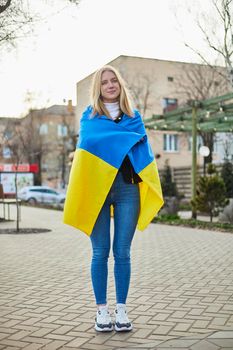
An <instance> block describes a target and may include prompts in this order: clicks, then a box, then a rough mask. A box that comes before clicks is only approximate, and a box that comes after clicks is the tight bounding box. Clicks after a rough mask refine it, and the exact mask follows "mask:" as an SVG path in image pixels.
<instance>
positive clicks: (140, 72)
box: [76, 56, 229, 168]
mask: <svg viewBox="0 0 233 350" xmlns="http://www.w3.org/2000/svg"><path fill="white" fill-rule="evenodd" d="M107 64H110V65H113V66H114V67H116V68H118V69H119V70H120V72H121V74H122V75H123V77H124V79H125V80H126V82H127V83H128V86H129V89H130V90H131V94H132V96H133V97H134V100H135V105H136V108H138V109H139V110H140V112H141V113H142V115H143V117H144V119H146V118H150V117H152V115H153V114H162V113H164V112H166V111H171V110H173V109H175V108H177V107H179V106H181V105H183V104H185V102H187V100H188V99H191V98H196V99H197V98H201V97H202V96H204V97H203V98H208V97H210V96H209V95H211V94H212V96H214V95H222V94H224V93H227V92H229V86H228V85H227V83H226V81H223V78H220V75H218V74H215V75H213V72H212V71H213V70H211V68H210V67H208V66H205V65H200V64H193V63H184V62H175V61H166V60H158V59H151V58H142V57H130V56H119V57H117V58H116V59H114V60H113V61H111V62H109V63H107ZM216 69H218V70H219V71H221V72H222V73H223V72H225V70H224V68H222V67H216ZM92 77H93V74H91V75H89V76H87V77H86V78H84V79H82V80H81V81H78V82H77V110H76V127H77V129H78V125H79V120H80V117H81V114H82V112H83V110H84V108H85V107H86V106H87V105H88V104H89V89H90V84H91V80H92ZM192 85H193V86H192ZM148 135H149V139H150V142H151V145H152V148H153V151H154V154H155V155H156V157H157V163H158V166H159V168H162V167H163V166H164V164H165V161H166V159H168V160H169V164H170V166H172V167H180V166H191V162H192V156H191V145H192V137H191V135H190V134H188V133H181V132H177V131H174V132H173V131H167V132H164V131H151V130H150V131H148ZM198 143H199V146H200V145H201V139H200V138H199V139H198ZM220 143H221V137H220ZM217 151H218V147H217V145H216V146H215V152H214V161H216V162H218V161H220V160H221V159H222V155H221V154H218V153H217ZM197 161H198V163H199V164H200V165H202V163H203V158H202V157H201V156H199V155H198V160H197Z"/></svg>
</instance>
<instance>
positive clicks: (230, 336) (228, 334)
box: [208, 330, 233, 339]
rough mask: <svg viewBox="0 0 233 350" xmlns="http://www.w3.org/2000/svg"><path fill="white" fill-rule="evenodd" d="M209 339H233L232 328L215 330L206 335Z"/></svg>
mask: <svg viewBox="0 0 233 350" xmlns="http://www.w3.org/2000/svg"><path fill="white" fill-rule="evenodd" d="M208 338H210V339H212V338H213V339H221V338H223V339H233V330H232V331H220V332H215V333H213V334H211V335H209V336H208Z"/></svg>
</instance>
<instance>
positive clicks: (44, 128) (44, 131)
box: [39, 124, 48, 135]
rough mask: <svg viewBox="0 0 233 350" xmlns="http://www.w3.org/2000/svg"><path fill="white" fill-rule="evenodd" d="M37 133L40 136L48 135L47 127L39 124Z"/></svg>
mask: <svg viewBox="0 0 233 350" xmlns="http://www.w3.org/2000/svg"><path fill="white" fill-rule="evenodd" d="M39 133H40V135H46V134H48V125H47V124H41V125H40V130H39Z"/></svg>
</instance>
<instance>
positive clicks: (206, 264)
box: [0, 206, 233, 350]
mask: <svg viewBox="0 0 233 350" xmlns="http://www.w3.org/2000/svg"><path fill="white" fill-rule="evenodd" d="M22 220H23V222H22V223H21V225H22V227H44V228H50V229H51V230H52V231H51V232H49V233H40V234H24V235H23V234H20V235H12V234H11V235H6V234H0V264H1V265H0V350H1V349H8V350H17V349H24V350H37V349H44V350H55V349H63V350H72V349H80V350H110V349H114V350H115V349H130V350H133V349H158V350H162V349H163V350H166V349H173V350H178V349H179V350H181V349H182V350H183V349H190V350H218V349H221V350H226V349H228V350H229V349H231V350H232V349H233V234H229V233H220V232H210V231H204V230H194V229H188V228H181V227H177V228H176V227H172V226H165V225H158V224H156V225H154V224H151V225H150V226H149V228H148V229H147V230H146V231H144V232H137V233H136V236H135V239H134V242H133V248H132V280H131V288H130V293H129V298H128V311H129V315H130V318H131V319H132V321H133V324H134V330H133V331H132V332H130V333H122V334H119V333H115V332H111V333H108V334H98V333H96V332H95V331H94V330H93V322H94V317H95V304H94V298H93V293H92V287H91V281H90V275H89V265H90V259H91V250H90V245H89V238H88V237H87V236H86V235H84V234H82V233H80V232H78V231H77V230H75V229H72V228H70V227H68V226H66V225H63V224H62V223H61V222H62V212H60V211H55V210H46V209H37V208H29V207H24V206H23V207H22ZM14 225H15V223H14V222H10V223H0V229H2V228H8V227H13V226H14ZM112 271H113V259H112V257H111V259H110V269H109V305H110V309H111V310H112V311H113V310H114V303H115V294H114V280H113V273H112Z"/></svg>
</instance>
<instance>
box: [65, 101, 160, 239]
mask: <svg viewBox="0 0 233 350" xmlns="http://www.w3.org/2000/svg"><path fill="white" fill-rule="evenodd" d="M126 155H128V156H129V159H130V161H131V163H132V166H133V167H134V170H135V171H136V173H138V175H139V176H140V178H141V179H142V182H140V183H139V189H140V214H139V218H138V225H137V227H138V229H139V230H144V229H145V228H146V227H147V225H148V224H149V223H150V222H151V220H152V219H153V218H154V217H155V215H156V214H157V213H158V211H159V209H160V208H161V207H162V205H163V197H162V191H161V185H160V180H159V174H158V169H157V166H156V162H155V159H154V156H153V153H152V151H151V147H150V145H149V143H148V140H147V136H146V131H145V127H144V124H143V122H142V119H141V116H140V114H139V113H138V112H137V111H135V115H134V117H128V116H127V115H123V117H122V120H121V122H120V123H115V122H114V121H112V120H111V119H109V118H107V117H106V116H104V115H102V116H99V115H98V116H94V117H93V116H92V107H90V106H89V107H88V108H87V110H86V111H85V112H84V113H83V116H82V119H81V122H80V136H79V141H78V144H77V149H76V151H75V154H74V159H73V163H72V167H71V172H70V179H69V184H68V189H67V195H66V201H65V206H64V223H66V224H68V225H71V226H74V227H75V228H77V229H79V230H81V231H83V232H85V233H86V234H87V235H91V233H92V230H93V227H94V225H95V222H96V219H97V217H98V215H99V212H100V210H101V208H102V206H103V204H104V202H105V199H106V197H107V194H108V192H109V190H110V188H111V186H112V183H113V181H114V179H115V177H116V174H117V172H118V170H119V168H120V166H121V164H122V161H123V160H124V158H125V156H126Z"/></svg>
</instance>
